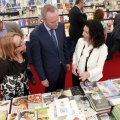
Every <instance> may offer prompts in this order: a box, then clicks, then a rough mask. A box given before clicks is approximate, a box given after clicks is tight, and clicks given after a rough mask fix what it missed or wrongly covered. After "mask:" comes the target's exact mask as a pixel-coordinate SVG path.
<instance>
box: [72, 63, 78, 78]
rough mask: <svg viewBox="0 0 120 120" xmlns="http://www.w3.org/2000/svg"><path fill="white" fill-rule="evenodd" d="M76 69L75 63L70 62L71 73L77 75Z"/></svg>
mask: <svg viewBox="0 0 120 120" xmlns="http://www.w3.org/2000/svg"><path fill="white" fill-rule="evenodd" d="M77 71H78V67H77V65H76V64H72V73H73V74H74V75H76V76H78V73H77Z"/></svg>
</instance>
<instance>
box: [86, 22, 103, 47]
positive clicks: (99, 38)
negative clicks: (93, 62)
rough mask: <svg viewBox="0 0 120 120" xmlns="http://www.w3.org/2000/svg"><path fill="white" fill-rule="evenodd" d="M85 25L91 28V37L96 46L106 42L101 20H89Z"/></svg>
mask: <svg viewBox="0 0 120 120" xmlns="http://www.w3.org/2000/svg"><path fill="white" fill-rule="evenodd" d="M85 25H86V26H87V27H88V28H89V34H90V39H91V42H92V44H93V47H94V48H99V47H100V46H101V45H102V44H104V43H105V35H104V29H103V26H102V24H101V22H100V21H99V20H88V21H86V23H85Z"/></svg>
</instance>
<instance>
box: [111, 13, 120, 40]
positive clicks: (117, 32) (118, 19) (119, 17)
mask: <svg viewBox="0 0 120 120" xmlns="http://www.w3.org/2000/svg"><path fill="white" fill-rule="evenodd" d="M111 35H112V37H113V38H115V39H120V13H118V14H116V16H115V19H114V29H113V31H112V33H111Z"/></svg>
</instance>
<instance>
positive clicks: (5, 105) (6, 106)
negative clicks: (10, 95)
mask: <svg viewBox="0 0 120 120" xmlns="http://www.w3.org/2000/svg"><path fill="white" fill-rule="evenodd" d="M10 107H11V100H5V101H0V112H2V111H3V112H7V113H10Z"/></svg>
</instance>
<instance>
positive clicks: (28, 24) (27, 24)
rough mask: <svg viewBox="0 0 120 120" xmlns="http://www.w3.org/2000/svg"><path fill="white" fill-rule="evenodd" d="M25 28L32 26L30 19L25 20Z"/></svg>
mask: <svg viewBox="0 0 120 120" xmlns="http://www.w3.org/2000/svg"><path fill="white" fill-rule="evenodd" d="M24 26H30V19H29V18H25V19H24Z"/></svg>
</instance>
